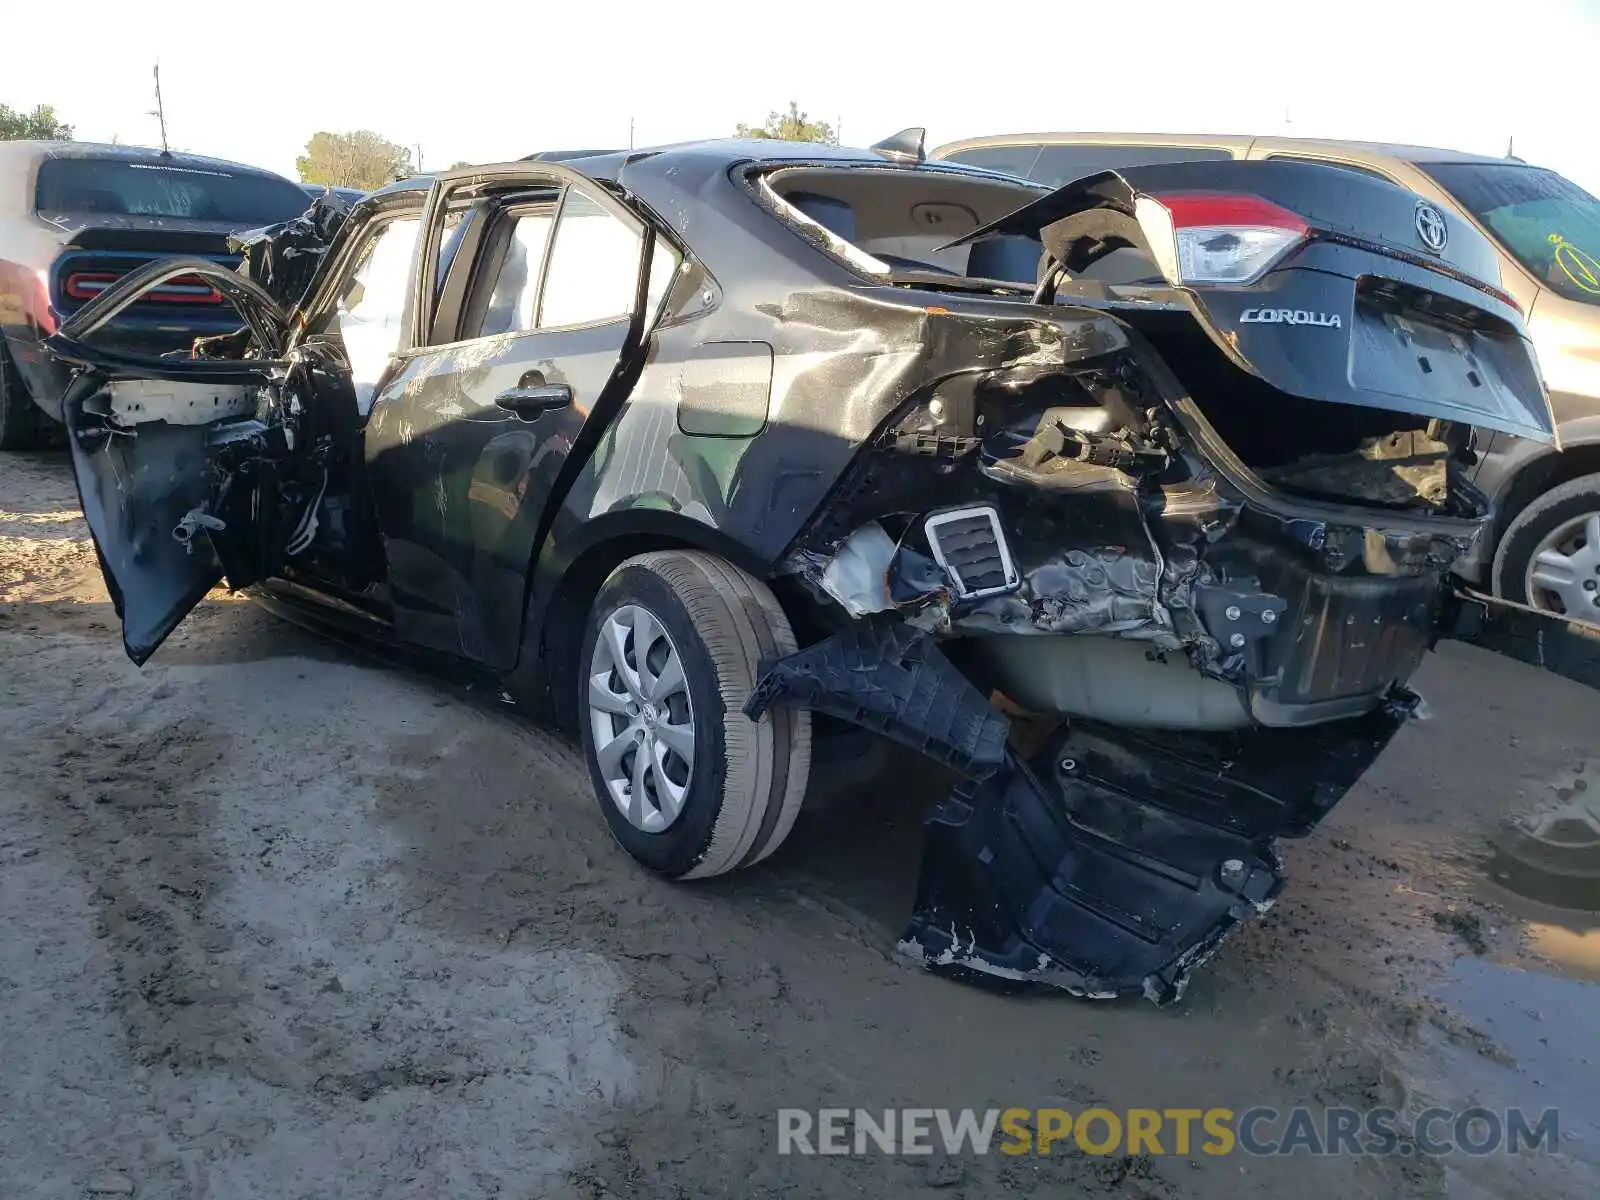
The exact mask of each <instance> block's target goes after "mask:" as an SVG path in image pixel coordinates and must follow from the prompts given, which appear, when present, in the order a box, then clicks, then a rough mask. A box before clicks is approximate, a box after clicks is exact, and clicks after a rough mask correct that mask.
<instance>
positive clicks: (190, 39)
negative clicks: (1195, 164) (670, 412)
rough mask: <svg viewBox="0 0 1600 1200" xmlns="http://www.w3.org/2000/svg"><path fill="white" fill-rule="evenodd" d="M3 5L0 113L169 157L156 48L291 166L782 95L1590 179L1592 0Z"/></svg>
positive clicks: (202, 119) (1596, 11) (501, 144)
mask: <svg viewBox="0 0 1600 1200" xmlns="http://www.w3.org/2000/svg"><path fill="white" fill-rule="evenodd" d="M13 7H14V9H15V11H13V12H12V13H10V14H8V16H7V17H6V19H5V20H6V26H7V32H8V37H7V38H6V41H7V45H6V54H5V60H6V61H5V67H4V70H3V71H0V103H6V104H9V105H11V106H12V107H13V108H28V109H31V108H32V107H33V106H34V105H35V104H39V103H45V104H52V105H54V106H55V108H56V110H57V113H58V114H59V115H60V117H61V118H62V119H63V120H65V121H66V122H68V123H69V124H71V125H73V126H75V128H76V134H77V137H78V138H79V139H80V140H91V141H110V140H112V138H113V137H115V138H117V139H119V140H121V141H122V142H124V143H128V144H141V143H142V144H155V145H159V136H160V135H159V132H158V129H157V125H156V120H155V118H154V116H153V115H151V110H152V109H153V108H154V107H155V104H154V95H153V92H152V76H151V72H152V68H153V67H154V65H155V64H156V62H157V61H158V60H159V62H160V64H161V82H162V93H163V98H164V101H165V109H166V114H167V128H168V134H169V138H170V141H171V144H172V147H173V148H174V149H181V150H190V151H195V152H198V153H203V154H212V155H216V156H218V157H221V158H228V159H234V160H236V161H241V162H248V163H253V164H255V165H258V166H264V167H268V168H270V169H273V170H276V171H281V172H283V173H284V174H286V175H288V176H290V177H291V178H293V177H294V173H295V156H296V155H297V154H299V153H302V152H303V150H304V148H305V143H306V140H307V139H308V138H310V136H311V135H312V134H313V133H315V132H316V131H317V130H324V129H325V130H330V131H335V132H343V131H347V130H352V129H371V130H374V131H376V132H378V133H380V134H382V135H383V136H385V137H387V138H390V139H391V140H393V141H396V142H401V143H404V144H406V145H409V146H420V149H421V156H422V163H421V165H422V166H423V167H424V168H430V167H431V168H441V167H445V166H448V165H449V164H451V163H453V162H456V161H458V160H467V161H470V162H492V161H499V160H504V159H514V158H520V157H522V156H524V155H526V154H530V153H532V152H534V151H536V150H552V149H574V148H611V147H619V146H626V145H628V144H629V142H628V138H629V126H630V122H631V123H632V127H633V144H634V145H637V146H647V145H652V144H660V143H665V142H673V141H683V140H688V139H691V138H697V137H712V136H721V135H724V134H731V133H732V132H733V128H734V125H735V124H737V123H738V122H740V121H744V122H748V123H759V122H760V121H762V120H763V119H765V117H766V115H767V113H768V112H769V111H771V110H773V109H779V108H786V107H787V105H788V103H789V101H790V100H795V101H797V102H798V103H799V105H800V107H801V109H802V110H804V111H806V112H808V113H809V114H810V115H811V116H812V117H813V118H818V119H822V120H826V121H829V122H832V123H834V124H836V125H839V126H841V131H842V134H843V140H844V141H845V143H847V144H853V145H866V144H870V143H871V142H874V141H876V140H878V139H879V138H882V137H885V136H887V135H889V134H891V133H893V132H895V131H897V130H899V129H902V128H904V127H906V126H909V125H923V126H926V127H927V129H928V145H929V148H930V149H931V148H932V147H934V146H936V145H938V144H940V143H942V142H945V141H951V140H954V139H956V138H960V137H970V136H975V135H979V134H986V133H1006V132H1020V131H1025V130H1042V129H1059V130H1076V131H1079V132H1088V131H1115V132H1185V133H1250V134H1272V135H1280V136H1285V135H1286V136H1301V137H1335V138H1360V139H1368V140H1376V141H1395V142H1407V143H1415V144H1422V145H1435V146H1447V147H1451V148H1455V149H1461V150H1470V151H1476V152H1479V153H1487V154H1503V153H1505V151H1506V148H1507V145H1508V142H1512V140H1513V139H1514V147H1515V152H1516V154H1517V155H1518V156H1519V157H1521V158H1523V159H1526V160H1527V161H1529V162H1533V163H1538V164H1540V165H1543V166H1549V167H1553V168H1555V169H1556V170H1558V171H1560V172H1561V173H1563V174H1564V175H1567V176H1568V177H1569V178H1571V179H1573V180H1574V181H1576V182H1578V183H1579V184H1581V185H1583V186H1584V187H1585V188H1587V189H1588V190H1590V191H1591V192H1595V193H1597V194H1600V131H1597V128H1596V123H1595V119H1594V114H1595V112H1596V110H1597V107H1600V106H1597V105H1596V103H1595V100H1594V92H1595V83H1594V76H1593V75H1591V74H1590V72H1591V70H1592V69H1593V65H1594V64H1595V63H1597V62H1600V0H1515V3H1512V2H1508V0H1277V2H1276V3H1263V2H1260V0H1212V2H1210V3H1207V2H1206V0H1187V2H1185V0H1113V3H1110V4H1107V3H1104V2H1103V0H1052V2H1051V3H1048V4H1039V5H1028V6H1021V5H1002V4H999V3H995V2H994V0H991V2H990V3H987V4H970V3H968V4H961V5H956V4H952V3H948V2H947V0H925V2H923V3H920V4H914V5H906V4H903V3H898V2H895V3H891V2H889V0H800V2H799V3H787V4H780V3H759V2H757V3H749V2H746V3H740V4H732V3H723V2H720V0H694V2H693V3H692V4H685V5H683V6H681V7H679V6H673V5H665V4H661V3H640V2H635V0H608V2H606V3H603V4H602V3H586V4H585V3H580V4H575V5H572V6H570V7H569V6H568V5H567V4H564V3H539V2H538V0H532V2H528V0H522V2H520V3H517V4H514V5H506V6H499V5H495V4H492V3H490V4H485V3H478V4H473V5H471V6H438V7H429V8H423V7H421V6H418V5H414V4H413V5H410V6H407V5H406V4H404V3H403V2H395V0H391V3H389V4H387V5H384V6H381V8H380V7H379V6H376V5H374V6H371V11H370V12H369V11H363V10H367V9H368V6H366V5H354V4H351V5H344V4H338V3H332V4H316V5H305V4H279V5H274V6H272V7H271V8H270V9H267V8H265V7H263V8H262V9H261V10H259V12H256V11H252V10H250V9H246V8H244V7H243V6H234V7H232V8H231V9H227V8H224V7H222V6H221V5H219V4H217V3H216V2H215V0H212V3H209V4H204V5H198V4H190V3H183V2H169V3H163V4H161V5H142V4H135V3H132V2H130V0H120V2H112V0H77V3H75V4H74V5H73V6H72V12H71V18H70V21H67V22H65V23H63V19H62V17H61V15H60V11H61V10H59V9H56V8H52V7H51V6H48V5H40V4H28V3H18V4H16V5H14V6H13ZM378 11H381V13H382V14H383V15H382V16H381V17H379V16H377V15H374V14H375V13H376V12H378ZM300 19H303V20H304V22H305V25H304V27H303V28H297V27H296V25H295V22H296V21H297V20H300ZM19 22H20V23H19ZM414 153H415V151H414Z"/></svg>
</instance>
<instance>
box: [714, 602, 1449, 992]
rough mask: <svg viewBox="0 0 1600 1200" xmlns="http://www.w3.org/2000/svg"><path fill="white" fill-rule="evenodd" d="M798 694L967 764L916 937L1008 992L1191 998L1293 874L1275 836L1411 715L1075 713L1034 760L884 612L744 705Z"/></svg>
mask: <svg viewBox="0 0 1600 1200" xmlns="http://www.w3.org/2000/svg"><path fill="white" fill-rule="evenodd" d="M775 703H791V704H800V705H805V706H807V707H811V708H814V709H817V710H819V711H823V712H828V713H831V714H833V715H835V716H839V717H842V718H844V719H847V720H852V721H855V722H856V723H858V724H862V725H865V726H867V727H868V728H872V729H875V730H877V731H878V732H880V733H882V734H884V735H885V736H887V737H890V738H892V739H894V740H895V741H898V742H900V743H902V744H904V745H907V746H910V747H912V748H914V749H917V750H919V751H921V752H922V753H924V754H927V755H928V756H929V757H932V758H934V759H936V760H938V761H940V762H942V763H944V764H946V765H947V766H950V767H952V768H954V769H955V770H957V771H959V772H961V773H962V774H963V775H964V776H965V779H964V781H963V782H962V783H961V784H960V785H958V786H957V787H956V789H955V790H954V791H953V792H952V793H951V795H950V796H949V797H948V798H947V799H946V800H945V801H944V802H943V803H942V804H941V805H940V806H939V808H938V809H937V810H935V812H934V813H933V815H932V816H931V817H930V818H929V819H928V823H927V830H926V834H925V841H924V850H923V859H922V870H921V879H920V883H919V885H918V893H917V904H916V909H915V911H914V912H913V915H912V918H911V922H910V925H909V927H908V928H907V930H906V932H905V935H904V936H903V937H902V939H901V941H900V949H901V950H902V952H904V953H906V954H907V955H909V956H911V957H913V958H916V959H917V960H918V961H920V962H921V963H922V964H923V965H924V966H926V967H928V968H929V969H930V970H933V971H935V972H939V973H943V974H948V975H951V976H954V977H956V978H960V979H965V980H967V981H970V982H978V983H982V984H985V985H989V986H994V987H998V988H1000V989H1003V990H1012V989H1017V988H1022V987H1027V986H1032V985H1048V986H1052V987H1057V988H1063V989H1065V990H1066V991H1068V992H1070V993H1072V994H1074V995H1078V996H1084V997H1089V998H1096V999H1103V998H1111V997H1118V996H1124V995H1143V996H1145V997H1146V998H1147V999H1149V1000H1151V1001H1152V1002H1154V1003H1156V1004H1165V1003H1167V1002H1169V1001H1172V1000H1175V999H1177V998H1178V997H1180V996H1182V994H1183V991H1184V988H1185V987H1186V986H1187V984H1188V980H1189V977H1190V975H1191V974H1192V972H1193V971H1194V970H1195V968H1197V967H1199V966H1201V965H1202V964H1203V963H1205V961H1206V960H1207V959H1209V958H1210V957H1211V955H1212V954H1213V953H1214V952H1215V951H1216V949H1217V948H1218V947H1219V946H1220V945H1221V944H1222V942H1223V940H1224V939H1225V938H1226V937H1227V936H1228V935H1229V934H1230V933H1231V932H1233V930H1235V929H1236V928H1238V927H1239V926H1240V925H1241V924H1243V923H1244V922H1245V921H1246V920H1248V919H1249V918H1250V917H1251V916H1253V915H1254V914H1256V913H1258V912H1262V911H1265V909H1266V908H1267V907H1268V906H1269V905H1270V904H1271V903H1272V901H1273V899H1274V898H1275V897H1276V896H1277V894H1278V892H1279V890H1280V889H1281V888H1282V887H1283V883H1284V875H1283V869H1282V866H1281V864H1280V861H1279V859H1278V855H1277V852H1276V849H1275V842H1276V839H1278V838H1280V837H1298V836H1303V835H1305V834H1306V833H1309V832H1310V831H1311V830H1312V829H1313V828H1314V827H1315V826H1316V824H1317V823H1318V822H1319V821H1320V820H1321V819H1322V817H1323V816H1324V815H1326V813H1327V812H1328V811H1329V809H1331V808H1332V807H1333V805H1334V804H1335V803H1337V801H1338V800H1339V799H1340V798H1341V797H1342V796H1343V795H1344V794H1345V792H1347V791H1348V790H1349V788H1350V787H1351V786H1352V785H1353V784H1354V783H1355V782H1356V781H1357V780H1358V779H1359V778H1360V777H1361V775H1362V773H1363V772H1364V771H1365V770H1366V769H1367V767H1368V766H1369V765H1371V763H1372V762H1373V760H1374V759H1376V758H1377V756H1378V755H1379V754H1380V753H1381V752H1382V751H1383V749H1384V747H1385V746H1387V745H1388V743H1389V741H1390V739H1391V738H1393V736H1394V735H1395V733H1396V732H1397V731H1398V730H1399V728H1400V727H1401V726H1402V725H1403V724H1404V723H1405V721H1406V719H1407V718H1408V717H1409V716H1410V715H1411V713H1412V711H1413V710H1414V709H1415V707H1416V705H1417V703H1418V700H1417V697H1416V696H1415V695H1414V694H1413V693H1411V692H1409V691H1407V690H1406V689H1404V688H1400V687H1395V688H1393V689H1391V690H1390V692H1389V694H1388V696H1387V697H1386V698H1385V700H1384V702H1383V703H1381V704H1380V705H1379V706H1378V707H1376V708H1374V709H1372V710H1371V711H1369V712H1366V713H1364V714H1363V715H1361V716H1358V717H1353V718H1349V719H1346V720H1341V721H1330V722H1327V723H1324V724H1320V725H1315V726H1311V727H1308V728H1303V729H1248V730H1238V731H1222V732H1207V733H1186V734H1179V733H1172V732H1170V731H1160V732H1154V733H1152V734H1149V735H1146V734H1142V733H1139V732H1136V731H1131V730H1127V729H1122V728H1118V727H1115V726H1110V725H1105V724H1102V723H1099V722H1093V721H1078V722H1075V723H1074V724H1073V725H1072V727H1071V728H1070V729H1068V730H1066V731H1065V732H1063V733H1061V734H1060V735H1058V736H1057V737H1056V738H1055V740H1054V741H1052V742H1051V743H1050V744H1049V745H1048V746H1047V748H1046V749H1045V750H1044V751H1043V752H1042V753H1040V754H1039V755H1037V756H1035V757H1034V758H1032V759H1030V760H1024V759H1022V758H1020V757H1019V756H1018V755H1017V754H1016V753H1014V752H1013V751H1012V750H1010V749H1008V748H1007V747H1006V738H1007V734H1008V732H1009V722H1008V721H1007V719H1006V718H1005V717H1004V716H1003V715H1002V714H1000V713H999V712H997V711H996V710H995V709H994V708H992V707H991V706H990V705H989V703H988V700H987V698H986V697H984V696H983V695H982V694H981V693H980V692H979V691H978V690H977V689H976V688H975V687H973V686H972V684H970V683H968V682H967V680H966V679H965V677H963V676H962V675H961V673H960V672H959V671H957V670H956V669H955V668H954V667H953V666H952V665H951V664H950V663H949V661H948V660H947V659H946V658H945V657H944V655H943V654H942V652H941V651H940V650H939V649H938V647H937V646H936V645H935V644H934V643H933V640H932V638H931V637H930V636H929V635H928V634H926V633H924V632H922V631H920V630H916V629H913V628H912V627H910V626H908V625H906V624H904V623H903V622H901V621H899V620H898V618H895V617H893V616H889V615H885V614H876V615H874V616H872V617H869V618H867V619H865V620H863V621H859V622H856V623H853V624H851V625H849V626H847V627H845V628H844V629H842V630H840V631H839V632H838V633H836V634H834V635H833V636H832V637H830V638H827V639H825V640H824V641H822V642H820V643H818V644H817V645H815V646H812V647H809V648H807V649H805V650H802V651H799V652H797V653H795V654H792V655H789V656H787V657H785V658H782V659H778V660H776V661H772V662H769V663H766V664H764V667H763V672H762V677H761V679H760V681H759V682H758V684H757V686H756V688H755V690H754V691H753V692H752V694H751V696H750V699H749V701H748V702H747V703H746V705H745V709H744V711H745V714H746V715H747V716H749V717H751V718H752V719H756V718H759V717H760V715H761V714H762V713H763V712H764V711H765V710H766V709H767V707H768V706H770V705H772V704H775Z"/></svg>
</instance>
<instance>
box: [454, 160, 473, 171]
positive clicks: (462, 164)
mask: <svg viewBox="0 0 1600 1200" xmlns="http://www.w3.org/2000/svg"><path fill="white" fill-rule="evenodd" d="M471 165H472V164H471V163H469V162H468V161H467V160H466V159H464V158H459V159H457V160H456V161H455V162H453V163H451V164H450V169H451V170H452V171H459V170H461V168H462V167H470V166H471Z"/></svg>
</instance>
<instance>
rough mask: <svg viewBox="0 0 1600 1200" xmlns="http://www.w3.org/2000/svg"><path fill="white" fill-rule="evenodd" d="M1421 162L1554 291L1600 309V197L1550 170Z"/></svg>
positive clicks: (1496, 237) (1516, 165) (1497, 164)
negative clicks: (1597, 197)
mask: <svg viewBox="0 0 1600 1200" xmlns="http://www.w3.org/2000/svg"><path fill="white" fill-rule="evenodd" d="M1419 165H1420V166H1421V167H1422V169H1423V170H1424V171H1426V172H1427V173H1428V174H1429V175H1432V176H1433V177H1434V178H1435V179H1436V180H1438V181H1439V185H1440V186H1441V187H1443V188H1444V189H1445V190H1446V191H1447V192H1449V193H1450V194H1451V195H1452V196H1454V197H1455V198H1456V199H1457V200H1458V201H1460V202H1461V204H1462V205H1463V206H1464V207H1465V208H1467V209H1468V210H1469V211H1470V212H1471V213H1472V215H1473V216H1475V217H1477V218H1478V220H1479V221H1481V222H1483V225H1484V227H1485V228H1487V229H1488V230H1489V232H1490V233H1491V234H1493V235H1494V237H1495V239H1496V240H1497V241H1498V242H1499V243H1500V244H1501V245H1502V246H1503V247H1505V249H1506V250H1507V251H1508V252H1509V253H1510V254H1511V256H1512V257H1513V258H1515V259H1516V260H1517V261H1518V262H1520V263H1521V264H1522V265H1523V266H1524V267H1526V268H1527V269H1528V270H1529V271H1531V272H1532V273H1533V274H1534V275H1535V276H1536V277H1537V278H1538V279H1539V280H1540V281H1541V282H1542V283H1544V284H1546V285H1547V286H1549V288H1550V290H1551V291H1553V292H1555V293H1556V294H1557V295H1558V296H1564V297H1566V298H1567V299H1568V300H1578V301H1581V302H1583V303H1585V304H1596V305H1600V200H1596V199H1595V198H1594V197H1593V196H1591V195H1590V194H1589V193H1588V192H1586V191H1584V190H1583V189H1582V188H1581V187H1579V186H1578V185H1577V184H1575V183H1573V182H1572V181H1571V180H1570V179H1567V178H1566V177H1565V176H1563V175H1557V174H1556V173H1555V172H1554V171H1547V170H1545V169H1544V168H1542V167H1524V166H1519V165H1518V164H1516V163H1422V164H1419Z"/></svg>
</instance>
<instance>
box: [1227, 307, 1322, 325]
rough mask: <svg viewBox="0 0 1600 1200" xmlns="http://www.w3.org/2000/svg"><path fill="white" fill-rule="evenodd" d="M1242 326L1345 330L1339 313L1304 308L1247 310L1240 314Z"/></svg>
mask: <svg viewBox="0 0 1600 1200" xmlns="http://www.w3.org/2000/svg"><path fill="white" fill-rule="evenodd" d="M1239 324H1241V325H1321V326H1322V327H1323V328H1325V329H1343V328H1344V322H1343V321H1341V320H1340V319H1339V314H1338V313H1325V312H1310V311H1308V310H1306V309H1304V308H1247V309H1245V310H1244V312H1242V313H1240V314H1239Z"/></svg>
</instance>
